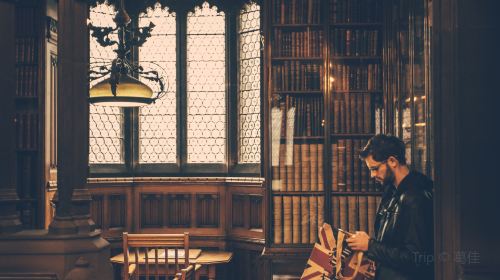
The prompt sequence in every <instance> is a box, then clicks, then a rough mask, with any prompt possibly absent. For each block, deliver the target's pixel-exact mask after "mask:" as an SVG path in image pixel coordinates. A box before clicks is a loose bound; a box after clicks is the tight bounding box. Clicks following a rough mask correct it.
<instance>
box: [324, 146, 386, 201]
mask: <svg viewBox="0 0 500 280" xmlns="http://www.w3.org/2000/svg"><path fill="white" fill-rule="evenodd" d="M365 143H366V141H365V140H361V139H338V140H337V141H336V142H334V143H333V144H332V191H334V192H345V191H352V192H375V191H377V188H376V186H375V183H374V181H373V180H372V179H371V178H370V171H369V170H368V168H367V167H366V165H365V163H364V162H363V161H362V160H361V159H360V158H359V153H360V152H361V150H362V149H363V147H364V145H365Z"/></svg>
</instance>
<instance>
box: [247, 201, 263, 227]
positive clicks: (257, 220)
mask: <svg viewBox="0 0 500 280" xmlns="http://www.w3.org/2000/svg"><path fill="white" fill-rule="evenodd" d="M249 201H250V228H251V229H262V225H263V222H262V213H263V211H262V201H263V196H261V195H250V196H249Z"/></svg>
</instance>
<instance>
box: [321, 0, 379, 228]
mask: <svg viewBox="0 0 500 280" xmlns="http://www.w3.org/2000/svg"><path fill="white" fill-rule="evenodd" d="M328 5H329V9H328V10H329V18H328V28H329V38H328V54H329V57H328V59H329V60H328V65H329V75H330V76H329V86H330V88H329V89H330V100H331V102H330V110H331V112H332V114H331V116H330V123H329V125H330V126H331V132H332V133H331V134H330V137H331V138H330V142H331V150H330V163H331V204H330V205H331V223H332V225H333V226H334V227H340V228H343V229H345V230H348V231H351V232H352V231H356V230H362V231H366V232H367V233H368V234H370V235H373V223H374V218H375V212H376V209H377V206H378V203H379V201H380V192H379V191H378V190H377V189H376V188H375V185H374V184H373V180H371V179H370V174H369V171H368V169H367V168H366V166H365V164H364V162H362V161H361V160H359V152H360V150H361V149H362V148H363V147H364V145H366V142H367V140H368V139H369V138H371V137H372V136H373V135H375V134H377V133H381V132H382V131H383V125H382V120H383V117H380V116H381V114H383V102H382V101H383V86H382V71H383V68H382V61H383V60H382V32H383V30H382V10H383V7H382V3H381V2H380V1H372V0H330V1H328ZM376 116H379V117H378V118H377V117H376Z"/></svg>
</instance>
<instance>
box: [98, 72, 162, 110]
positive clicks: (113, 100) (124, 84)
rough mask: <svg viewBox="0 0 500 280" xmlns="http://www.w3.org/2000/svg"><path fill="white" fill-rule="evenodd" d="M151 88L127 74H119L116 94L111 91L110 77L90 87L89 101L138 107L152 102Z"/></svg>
mask: <svg viewBox="0 0 500 280" xmlns="http://www.w3.org/2000/svg"><path fill="white" fill-rule="evenodd" d="M153 100H154V99H153V90H152V89H151V88H150V87H148V86H147V85H145V84H144V83H143V82H141V81H139V80H138V79H136V78H134V77H131V76H130V75H128V74H121V76H120V82H119V83H118V84H117V85H116V95H113V93H112V92H111V84H110V78H107V79H104V80H102V81H100V82H99V83H97V84H95V85H94V86H93V87H92V88H91V89H90V97H89V102H90V103H92V104H96V105H101V106H117V107H140V106H144V105H147V104H151V103H152V102H153Z"/></svg>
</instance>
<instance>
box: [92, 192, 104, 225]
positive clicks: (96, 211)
mask: <svg viewBox="0 0 500 280" xmlns="http://www.w3.org/2000/svg"><path fill="white" fill-rule="evenodd" d="M90 216H91V217H92V220H94V222H95V224H96V227H97V228H102V227H103V222H104V195H95V194H93V195H92V202H91V204H90Z"/></svg>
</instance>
